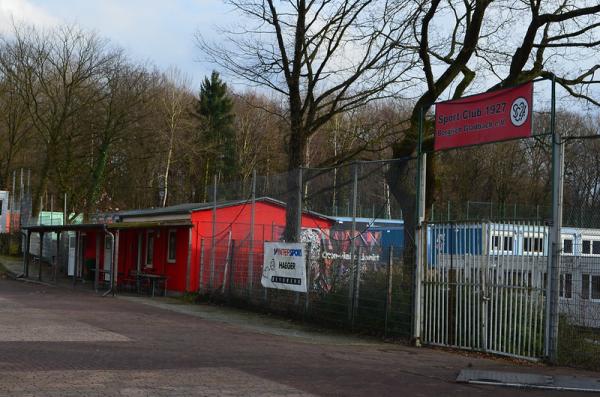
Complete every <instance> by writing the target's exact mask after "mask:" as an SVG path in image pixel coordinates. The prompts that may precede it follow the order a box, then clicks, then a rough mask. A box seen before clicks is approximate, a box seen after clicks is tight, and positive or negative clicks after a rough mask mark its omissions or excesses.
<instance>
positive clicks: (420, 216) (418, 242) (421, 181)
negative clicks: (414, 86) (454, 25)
mask: <svg viewBox="0 0 600 397" xmlns="http://www.w3.org/2000/svg"><path fill="white" fill-rule="evenodd" d="M423 118H424V114H423V108H421V109H420V110H419V141H418V145H417V166H418V172H417V192H416V193H417V194H416V196H417V197H416V199H417V200H416V201H417V208H416V209H417V211H416V226H417V227H416V238H415V249H416V252H415V254H416V255H415V256H416V263H415V280H414V285H415V290H414V296H413V340H414V343H415V346H421V311H422V305H421V281H422V277H423V258H424V240H425V231H424V230H423V222H424V221H425V193H426V191H425V180H426V175H427V153H424V152H423Z"/></svg>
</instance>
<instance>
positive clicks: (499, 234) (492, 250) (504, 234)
mask: <svg viewBox="0 0 600 397" xmlns="http://www.w3.org/2000/svg"><path fill="white" fill-rule="evenodd" d="M494 237H498V238H499V239H500V241H499V243H500V247H499V248H496V247H494V246H493V241H494ZM506 237H511V238H512V249H511V250H507V249H505V248H506V247H504V239H505V238H506ZM515 244H516V240H515V232H513V231H510V232H503V231H497V230H494V231H492V232H491V233H490V253H492V254H502V255H505V254H512V253H514V252H515Z"/></svg>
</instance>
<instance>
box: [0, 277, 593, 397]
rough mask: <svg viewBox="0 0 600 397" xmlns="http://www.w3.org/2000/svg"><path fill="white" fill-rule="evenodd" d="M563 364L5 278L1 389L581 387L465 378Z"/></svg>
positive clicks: (285, 392)
mask: <svg viewBox="0 0 600 397" xmlns="http://www.w3.org/2000/svg"><path fill="white" fill-rule="evenodd" d="M463 368H473V369H482V370H510V371H512V372H533V373H543V374H563V375H572V374H580V375H587V376H593V374H584V373H583V372H580V373H579V372H576V371H573V370H568V369H561V368H546V367H544V366H539V365H534V364H526V365H515V364H513V363H512V362H510V361H507V360H500V359H489V358H481V357H477V356H474V355H467V354H457V353H452V352H444V351H438V350H434V349H416V348H410V347H406V346H401V345H395V344H386V343H382V342H379V341H377V340H369V339H360V338H354V337H350V336H339V335H336V334H332V333H331V332H323V331H320V330H315V329H310V328H303V327H300V328H298V327H297V326H296V325H294V324H292V323H290V322H287V321H284V320H278V319H272V318H270V317H269V316H262V315H256V314H250V313H244V312H241V311H237V310H234V309H227V308H225V309H223V308H217V307H211V306H203V305H194V306H192V305H184V304H181V303H180V302H178V301H176V300H171V299H164V298H161V299H150V298H127V297H119V298H117V299H115V298H101V297H99V296H98V295H95V294H93V293H90V292H85V291H83V290H73V289H68V288H57V287H52V286H44V285H37V284H30V283H21V282H17V281H13V280H6V279H2V280H0V396H190V395H199V396H402V395H406V396H452V395H457V396H461V397H464V396H486V397H491V396H575V395H578V394H577V393H569V392H548V391H543V392H542V391H535V390H522V389H509V388H499V387H490V386H478V385H469V384H457V383H456V382H455V378H456V376H457V374H458V373H459V371H460V370H461V369H463Z"/></svg>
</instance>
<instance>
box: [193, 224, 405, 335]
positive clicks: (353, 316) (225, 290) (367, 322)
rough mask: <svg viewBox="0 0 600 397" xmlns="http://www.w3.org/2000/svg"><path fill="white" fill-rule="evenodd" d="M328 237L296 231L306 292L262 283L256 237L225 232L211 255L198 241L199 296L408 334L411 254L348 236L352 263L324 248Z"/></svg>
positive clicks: (322, 321) (338, 249)
mask: <svg viewBox="0 0 600 397" xmlns="http://www.w3.org/2000/svg"><path fill="white" fill-rule="evenodd" d="M331 238H332V236H328V235H325V234H321V232H319V231H315V230H306V231H305V232H304V233H303V241H305V244H306V247H307V249H306V252H308V253H309V254H308V257H307V270H308V271H307V280H308V283H307V286H308V292H307V293H306V294H305V293H298V292H291V291H286V290H279V289H270V288H265V287H263V286H262V284H261V277H262V267H263V249H262V245H263V244H264V241H263V240H256V241H252V240H247V239H245V240H234V239H232V238H230V237H229V235H227V236H226V237H224V238H221V239H219V240H218V241H217V242H216V243H215V246H214V251H213V250H212V248H211V247H210V245H206V244H204V245H202V244H201V247H202V248H201V249H202V250H203V252H202V253H201V256H202V257H203V258H205V259H204V260H203V261H202V262H201V269H200V274H199V277H200V278H201V281H200V288H199V293H200V296H202V297H207V298H210V299H212V300H217V301H226V302H229V303H231V304H235V305H238V306H243V307H253V308H258V309H261V310H267V311H269V312H273V313H277V314H283V315H290V316H292V317H295V318H300V319H304V320H308V321H310V322H312V323H316V324H320V325H326V326H334V327H341V328H345V329H352V330H355V331H361V332H367V333H373V334H381V335H387V336H390V337H404V338H408V337H410V332H411V321H412V315H411V313H412V293H413V291H412V284H413V282H412V277H413V275H412V269H413V268H414V258H413V256H412V254H413V253H412V252H408V251H407V250H406V249H404V248H403V247H394V246H392V245H385V244H381V243H380V242H376V243H373V244H372V245H365V244H363V243H362V242H360V240H359V239H356V240H354V241H355V244H356V245H357V247H356V251H355V252H356V254H355V258H354V266H353V265H352V264H353V261H352V258H351V257H349V256H350V255H349V254H348V252H347V251H346V250H344V249H342V248H341V246H338V247H336V248H333V249H332V247H331V245H330V244H331V240H330V239H331ZM328 240H329V241H328ZM212 252H214V254H213V253H212Z"/></svg>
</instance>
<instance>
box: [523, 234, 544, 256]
mask: <svg viewBox="0 0 600 397" xmlns="http://www.w3.org/2000/svg"><path fill="white" fill-rule="evenodd" d="M527 238H530V239H532V240H531V243H532V246H531V247H530V248H533V247H535V239H541V240H542V244H541V247H540V248H541V251H533V250H531V251H525V239H527ZM521 241H522V243H523V245H522V247H521V248H522V250H523V255H538V256H539V255H544V248H545V244H546V235H545V234H544V233H528V232H526V233H524V234H523V239H522V240H521Z"/></svg>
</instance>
